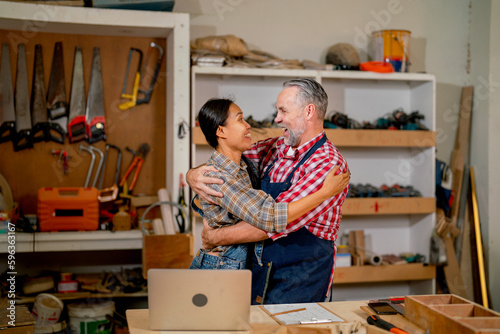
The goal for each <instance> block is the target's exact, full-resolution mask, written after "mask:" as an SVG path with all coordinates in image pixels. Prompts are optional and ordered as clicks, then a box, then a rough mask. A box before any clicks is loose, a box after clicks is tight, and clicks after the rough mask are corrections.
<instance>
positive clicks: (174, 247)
mask: <svg viewBox="0 0 500 334" xmlns="http://www.w3.org/2000/svg"><path fill="white" fill-rule="evenodd" d="M162 204H169V205H172V206H175V207H177V208H178V209H180V210H182V212H183V213H184V217H185V219H186V225H187V226H191V224H190V220H189V216H188V215H187V214H186V211H185V209H184V208H183V207H182V206H181V205H179V204H178V203H175V202H169V201H160V202H156V203H153V204H151V205H150V206H148V207H147V208H146V210H145V211H144V213H143V214H142V216H141V218H140V220H139V222H140V224H141V229H142V232H143V239H142V275H143V276H144V278H146V279H147V273H148V270H149V269H152V268H176V269H182V268H189V266H190V265H191V261H193V235H192V234H191V233H177V234H174V235H168V234H164V235H153V234H151V233H150V231H149V230H148V229H147V228H146V225H147V224H148V223H150V222H151V221H150V220H148V219H146V215H147V214H148V212H149V211H150V210H151V209H153V208H154V207H156V206H159V205H162Z"/></svg>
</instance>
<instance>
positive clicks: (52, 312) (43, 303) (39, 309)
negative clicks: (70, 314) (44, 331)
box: [31, 293, 64, 326]
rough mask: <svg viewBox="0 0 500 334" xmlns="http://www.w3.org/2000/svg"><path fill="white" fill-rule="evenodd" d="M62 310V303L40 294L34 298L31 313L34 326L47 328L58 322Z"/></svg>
mask: <svg viewBox="0 0 500 334" xmlns="http://www.w3.org/2000/svg"><path fill="white" fill-rule="evenodd" d="M63 308H64V304H63V302H62V301H61V300H60V299H59V298H57V297H55V296H53V295H51V294H48V293H41V294H39V295H38V296H36V298H35V302H34V303H33V310H32V311H31V313H32V314H33V317H34V318H35V321H36V326H48V325H53V324H56V323H57V322H58V321H59V317H60V316H61V312H62V310H63Z"/></svg>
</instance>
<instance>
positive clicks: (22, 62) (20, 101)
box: [13, 43, 33, 152]
mask: <svg viewBox="0 0 500 334" xmlns="http://www.w3.org/2000/svg"><path fill="white" fill-rule="evenodd" d="M28 95H29V88H28V72H27V69H26V48H25V45H24V44H22V43H21V44H19V45H18V46H17V70H16V89H15V92H14V106H15V110H16V132H17V134H16V137H15V139H14V141H13V143H14V151H16V152H17V151H20V150H23V149H26V148H32V147H33V136H32V133H31V114H30V101H29V96H28Z"/></svg>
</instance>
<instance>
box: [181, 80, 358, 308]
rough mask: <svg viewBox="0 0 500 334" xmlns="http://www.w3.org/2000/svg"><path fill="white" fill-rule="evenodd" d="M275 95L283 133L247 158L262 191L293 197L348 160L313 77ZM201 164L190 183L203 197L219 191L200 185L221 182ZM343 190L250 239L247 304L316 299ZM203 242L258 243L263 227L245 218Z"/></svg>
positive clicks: (329, 261)
mask: <svg viewBox="0 0 500 334" xmlns="http://www.w3.org/2000/svg"><path fill="white" fill-rule="evenodd" d="M283 87H284V88H283V90H282V91H281V93H280V94H279V95H278V98H277V101H276V108H277V110H278V113H277V116H276V118H275V120H274V121H275V123H276V124H277V125H278V126H280V127H283V128H284V131H283V136H282V137H279V138H270V139H266V140H263V141H260V142H257V143H255V144H253V145H252V148H251V149H250V150H248V151H246V152H245V156H246V157H247V158H249V159H251V160H253V161H254V162H256V163H257V164H258V167H259V173H260V177H261V189H262V190H264V191H266V192H267V193H269V194H270V195H272V196H273V197H274V198H275V199H276V201H277V202H291V201H295V200H298V199H300V198H302V197H304V196H306V195H308V194H310V193H311V192H314V191H316V190H317V189H318V188H319V187H321V183H322V182H323V180H324V178H325V176H326V175H327V173H328V171H329V170H331V169H332V168H333V167H334V166H335V165H339V166H340V168H339V171H340V172H342V173H346V172H348V168H347V163H346V161H345V160H344V158H343V157H342V156H341V155H340V153H339V152H338V150H337V149H336V148H335V147H334V146H333V144H332V143H331V142H330V141H329V140H328V139H327V138H326V135H325V133H324V130H323V120H324V117H325V114H326V110H327V106H328V96H327V94H326V92H325V91H324V89H323V87H321V85H320V84H318V83H317V82H316V81H314V80H312V79H297V80H290V81H287V82H285V83H284V84H283ZM207 170H209V169H207V167H200V168H198V169H196V170H191V171H189V172H188V174H187V180H188V183H189V185H190V186H191V188H192V189H193V190H194V191H195V192H196V193H198V194H199V195H200V196H202V197H203V198H204V199H206V200H209V199H210V196H208V195H212V196H222V195H223V194H220V193H217V192H213V190H212V189H211V188H210V187H207V186H206V185H205V184H204V183H220V182H221V181H220V180H217V179H212V178H205V177H203V173H204V172H205V171H207ZM347 190H348V187H346V189H344V191H343V192H341V193H340V194H339V195H337V196H335V197H333V198H330V199H329V200H327V201H325V202H323V203H322V204H321V205H319V206H317V207H315V208H312V209H311V211H309V212H308V213H307V214H305V215H303V216H302V217H300V218H299V219H297V220H295V221H293V222H291V223H289V224H288V225H287V227H286V230H285V231H284V232H280V233H268V234H267V237H269V238H268V239H266V240H264V241H261V242H258V243H256V244H255V249H254V252H253V258H252V261H251V262H252V303H253V304H262V303H265V304H276V303H281V304H282V303H305V302H322V301H325V298H326V296H327V295H328V292H329V290H330V287H331V283H332V279H333V271H334V255H335V244H334V242H335V240H336V239H337V232H338V229H339V223H340V217H341V208H342V204H343V202H344V199H345V195H346V194H347ZM202 238H203V242H204V246H213V245H224V244H235V243H242V242H250V241H258V240H262V231H261V230H258V229H256V228H254V227H253V226H250V225H249V224H247V223H245V222H241V223H238V224H236V225H233V226H230V227H227V228H220V229H216V230H209V229H204V230H203V232H202Z"/></svg>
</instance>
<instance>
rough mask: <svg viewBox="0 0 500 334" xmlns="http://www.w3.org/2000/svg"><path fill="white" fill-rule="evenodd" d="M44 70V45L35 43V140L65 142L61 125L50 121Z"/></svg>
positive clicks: (32, 103) (32, 106) (33, 89)
mask: <svg viewBox="0 0 500 334" xmlns="http://www.w3.org/2000/svg"><path fill="white" fill-rule="evenodd" d="M43 73H44V71H43V56H42V46H41V45H40V44H37V45H35V62H34V65H33V84H32V86H31V121H32V125H33V130H32V134H33V142H34V143H37V142H40V141H42V140H43V141H49V140H52V141H55V142H57V143H60V144H64V134H65V132H64V131H63V130H62V128H61V126H60V125H59V124H57V123H50V122H49V117H48V112H47V103H46V100H45V79H44V74H43Z"/></svg>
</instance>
